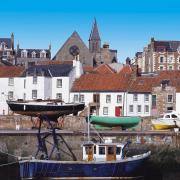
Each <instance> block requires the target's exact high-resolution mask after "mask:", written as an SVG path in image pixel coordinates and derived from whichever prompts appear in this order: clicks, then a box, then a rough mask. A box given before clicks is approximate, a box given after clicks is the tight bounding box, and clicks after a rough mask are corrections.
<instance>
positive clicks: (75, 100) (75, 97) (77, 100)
mask: <svg viewBox="0 0 180 180" xmlns="http://www.w3.org/2000/svg"><path fill="white" fill-rule="evenodd" d="M78 98H79V97H78V95H77V94H75V95H74V102H79V99H78Z"/></svg>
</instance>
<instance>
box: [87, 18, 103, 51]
mask: <svg viewBox="0 0 180 180" xmlns="http://www.w3.org/2000/svg"><path fill="white" fill-rule="evenodd" d="M89 51H90V52H91V53H100V51H101V38H100V36H99V31H98V27H97V22H96V19H94V23H93V27H92V30H91V34H90V37H89Z"/></svg>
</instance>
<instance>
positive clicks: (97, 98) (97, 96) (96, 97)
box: [93, 94, 100, 103]
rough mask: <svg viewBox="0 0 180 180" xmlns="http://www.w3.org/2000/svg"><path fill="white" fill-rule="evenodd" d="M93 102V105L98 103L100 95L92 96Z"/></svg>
mask: <svg viewBox="0 0 180 180" xmlns="http://www.w3.org/2000/svg"><path fill="white" fill-rule="evenodd" d="M93 102H94V103H99V102H100V95H99V94H93Z"/></svg>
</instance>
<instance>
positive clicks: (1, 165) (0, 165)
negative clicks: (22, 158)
mask: <svg viewBox="0 0 180 180" xmlns="http://www.w3.org/2000/svg"><path fill="white" fill-rule="evenodd" d="M16 163H19V161H14V162H11V163H7V164H0V167H3V166H9V165H12V164H16Z"/></svg>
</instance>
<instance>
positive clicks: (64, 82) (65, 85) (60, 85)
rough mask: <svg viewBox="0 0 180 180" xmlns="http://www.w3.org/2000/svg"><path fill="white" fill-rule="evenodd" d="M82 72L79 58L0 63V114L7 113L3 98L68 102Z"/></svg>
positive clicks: (7, 109)
mask: <svg viewBox="0 0 180 180" xmlns="http://www.w3.org/2000/svg"><path fill="white" fill-rule="evenodd" d="M81 73H82V66H81V64H80V62H79V61H78V62H77V61H74V62H73V63H72V64H50V65H49V64H48V65H37V66H32V67H30V68H28V69H27V70H24V69H23V68H22V67H16V66H12V67H0V84H1V86H0V115H1V114H8V113H9V108H8V105H7V103H6V100H17V99H24V100H36V99H43V100H44V99H61V100H63V101H64V102H66V103H67V102H70V97H69V94H70V89H71V87H72V84H73V82H74V80H75V79H76V78H78V77H79V76H80V75H81Z"/></svg>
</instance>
